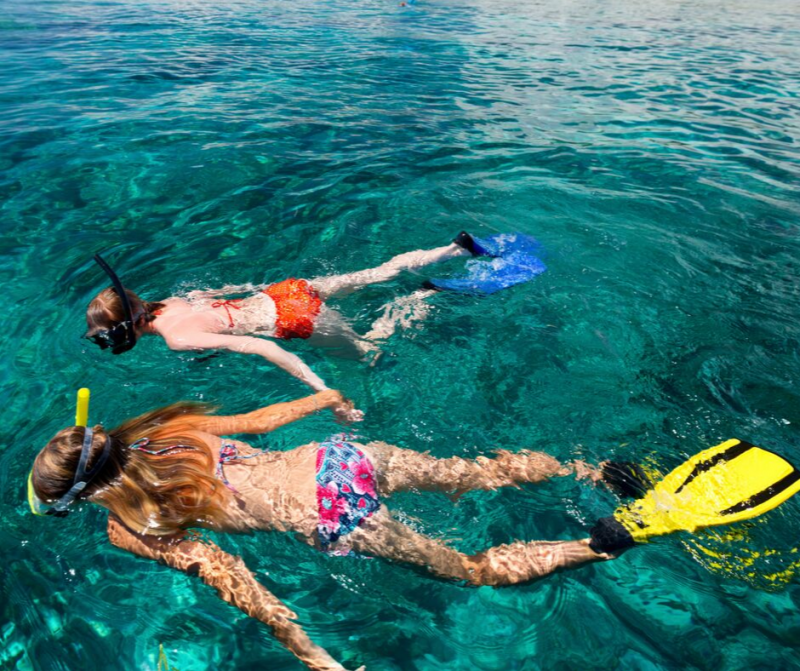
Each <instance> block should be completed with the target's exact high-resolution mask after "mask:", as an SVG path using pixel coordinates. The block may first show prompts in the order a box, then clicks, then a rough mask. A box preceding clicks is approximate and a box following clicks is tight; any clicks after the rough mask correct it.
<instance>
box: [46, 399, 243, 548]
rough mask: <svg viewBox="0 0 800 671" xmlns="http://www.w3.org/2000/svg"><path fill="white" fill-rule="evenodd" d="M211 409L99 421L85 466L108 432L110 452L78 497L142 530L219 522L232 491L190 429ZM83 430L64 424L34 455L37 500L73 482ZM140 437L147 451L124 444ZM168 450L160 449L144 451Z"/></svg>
mask: <svg viewBox="0 0 800 671" xmlns="http://www.w3.org/2000/svg"><path fill="white" fill-rule="evenodd" d="M209 412H211V408H210V407H209V406H206V405H201V404H196V403H176V404H174V405H170V406H167V407H165V408H160V409H158V410H153V411H152V412H148V413H145V414H144V415H140V416H139V417H135V418H134V419H131V420H128V421H127V422H125V423H124V424H122V425H121V426H118V427H117V428H115V429H112V430H111V431H108V432H106V431H105V430H104V429H103V427H102V426H101V425H99V424H98V425H97V426H95V427H94V437H93V438H92V446H91V448H90V450H91V451H90V453H89V460H88V464H87V468H88V469H89V470H91V468H92V467H93V465H94V463H96V462H97V460H98V459H99V458H100V455H101V454H102V452H103V447H104V445H105V441H106V438H107V437H109V438H110V439H111V452H110V455H109V458H108V461H107V462H106V463H105V465H104V466H103V469H102V471H101V472H100V473H99V474H98V475H97V476H96V477H95V478H94V479H93V480H92V481H91V482H90V483H89V484H88V485H87V486H86V489H84V490H83V491H82V492H81V493H80V495H79V497H78V498H79V499H85V500H88V501H91V502H92V503H97V504H99V505H101V506H103V507H105V508H108V509H109V510H110V511H111V512H112V513H114V514H115V515H116V516H117V517H118V518H119V519H120V520H121V521H122V522H123V523H124V524H125V526H127V527H128V528H129V529H131V530H133V531H136V532H138V533H142V534H153V535H167V534H173V533H175V532H177V531H179V530H181V529H186V528H189V527H196V526H201V527H208V528H220V527H221V526H224V525H225V523H226V522H227V521H228V519H227V518H228V513H227V512H226V510H227V508H228V506H229V504H230V502H231V494H230V492H229V491H228V490H227V489H226V487H225V485H224V484H223V483H222V482H220V480H219V479H217V477H216V476H215V468H216V462H215V459H214V455H213V453H212V451H211V449H210V448H209V447H208V445H206V444H205V442H203V441H202V440H201V439H200V438H199V437H198V436H197V434H196V433H195V432H194V431H193V429H192V425H193V422H192V419H193V418H194V419H195V420H196V419H197V418H198V416H199V415H204V414H208V413H209ZM84 433H85V431H84V429H83V428H82V427H79V426H73V427H70V428H68V429H63V430H62V431H59V432H58V433H57V434H56V435H55V436H54V437H53V438H52V439H51V440H50V442H49V443H47V445H46V446H45V448H44V449H43V450H42V451H41V452H39V454H38V455H37V457H36V460H35V461H34V464H33V475H32V484H33V489H34V492H35V493H36V495H37V496H38V497H39V498H40V499H41V500H42V501H45V502H47V503H52V502H54V501H56V500H58V499H59V498H61V497H62V496H63V495H64V494H65V493H66V492H67V491H68V490H69V489H70V487H71V486H72V481H73V479H74V477H75V471H76V470H77V468H78V461H79V459H80V454H81V447H82V445H83V437H84ZM142 438H149V442H148V444H147V446H146V449H147V450H149V452H144V451H141V450H135V449H130V447H129V446H130V445H131V444H132V443H134V442H135V441H137V440H140V439H142ZM171 447H172V448H173V449H167V450H166V451H165V452H163V453H162V454H151V453H150V452H158V451H159V450H164V449H165V448H171Z"/></svg>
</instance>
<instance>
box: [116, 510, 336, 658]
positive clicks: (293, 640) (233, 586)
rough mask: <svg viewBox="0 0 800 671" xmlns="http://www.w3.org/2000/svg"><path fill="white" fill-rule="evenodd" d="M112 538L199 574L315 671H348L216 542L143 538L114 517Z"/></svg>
mask: <svg viewBox="0 0 800 671" xmlns="http://www.w3.org/2000/svg"><path fill="white" fill-rule="evenodd" d="M108 537H109V538H110V539H111V542H112V543H113V544H114V545H116V546H117V547H119V548H122V549H123V550H128V551H129V552H133V553H134V554H137V555H139V556H140V557H146V558H147V559H155V560H157V561H161V562H163V563H165V564H167V566H171V567H172V568H176V569H178V570H181V571H185V572H186V573H188V574H190V575H198V576H200V579H201V580H202V581H203V582H204V583H206V584H207V585H210V586H211V587H213V588H215V589H216V590H217V594H219V596H220V597H221V598H222V599H223V600H225V601H227V602H228V603H229V604H231V605H233V606H236V607H237V608H239V609H240V610H242V611H243V612H245V613H246V614H247V615H249V616H250V617H254V618H256V619H257V620H261V622H263V623H264V624H266V625H267V626H268V627H270V629H272V633H273V635H274V636H275V638H277V639H278V640H279V641H280V642H281V643H282V644H283V645H285V646H286V647H287V648H288V649H289V650H291V652H292V653H294V655H295V656H296V657H297V658H298V659H299V660H300V661H302V662H303V663H304V664H305V665H306V666H307V667H308V668H309V669H313V670H314V671H343V670H344V667H343V666H342V665H341V664H339V663H338V662H337V661H336V660H335V659H333V657H331V656H330V655H329V654H328V653H327V652H325V650H324V649H323V648H321V647H319V646H318V645H316V644H314V643H313V642H312V641H311V639H310V638H309V637H308V636H307V635H306V633H305V632H304V631H303V629H302V627H300V625H298V624H297V623H295V622H294V620H296V619H297V615H295V613H293V612H292V611H291V610H289V608H288V607H287V606H286V605H285V604H283V603H282V602H281V601H280V600H279V599H278V598H277V597H276V596H275V595H273V594H271V593H270V592H269V591H268V590H267V589H266V588H265V587H264V586H263V585H262V584H261V583H260V582H258V581H257V580H256V579H255V576H254V575H253V574H252V573H251V571H250V570H249V569H248V568H247V566H245V563H244V562H243V561H242V559H241V558H240V557H234V556H233V555H231V554H228V553H227V552H224V551H223V550H220V549H219V548H218V547H217V546H216V545H214V544H213V543H208V542H200V541H197V540H190V539H189V538H188V537H187V536H186V535H185V534H184V535H181V536H175V537H172V538H161V537H158V536H143V535H141V534H137V533H134V532H133V531H131V530H130V529H128V528H127V527H126V526H125V525H124V524H122V522H120V521H119V520H118V519H116V518H115V517H114V516H113V515H111V516H109V518H108Z"/></svg>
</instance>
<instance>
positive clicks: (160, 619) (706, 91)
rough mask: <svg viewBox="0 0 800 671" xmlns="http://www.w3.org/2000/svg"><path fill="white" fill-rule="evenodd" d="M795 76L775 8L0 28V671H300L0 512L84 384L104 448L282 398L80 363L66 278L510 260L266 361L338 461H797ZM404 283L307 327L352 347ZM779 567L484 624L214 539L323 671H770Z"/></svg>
mask: <svg viewBox="0 0 800 671" xmlns="http://www.w3.org/2000/svg"><path fill="white" fill-rule="evenodd" d="M798 63H800V9H799V8H798V5H797V3H796V2H794V1H792V0H776V1H774V2H770V3H766V4H765V3H756V2H752V1H750V0H728V1H726V2H718V1H713V2H712V1H710V0H701V1H700V2H692V3H688V2H671V3H666V2H654V1H652V0H644V1H643V2H633V0H620V1H614V2H608V3H596V2H588V1H587V0H566V1H565V2H543V1H532V2H511V1H510V0H461V1H460V2H455V1H454V0H418V1H417V2H415V3H412V4H410V5H409V6H407V7H402V6H400V3H399V2H397V1H392V0H340V1H338V2H332V1H331V0H315V1H313V2H312V1H311V0H295V1H293V2H263V1H262V2H259V1H257V0H231V1H229V2H225V3H216V2H211V1H209V2H200V1H191V0H187V1H185V2H177V1H170V0H167V1H165V2H152V1H151V0H137V1H136V2H133V1H131V0H111V1H100V0H73V1H70V2H66V1H65V0H47V1H42V2H36V3H31V2H24V1H22V0H0V64H2V69H0V231H1V234H0V278H1V279H2V283H3V292H2V294H0V308H1V309H2V315H3V328H2V331H0V348H2V361H3V366H2V368H0V391H2V398H3V399H4V404H3V406H4V412H5V422H4V427H5V431H4V433H5V436H6V439H5V440H4V441H3V444H2V447H0V513H1V514H0V561H2V567H3V569H2V571H0V668H2V669H14V670H19V671H32V670H35V671H65V670H70V671H73V670H78V669H80V670H89V671H94V670H103V671H104V670H106V669H115V670H118V671H134V670H154V669H156V666H157V660H158V655H159V646H163V649H164V651H165V652H166V654H167V656H168V658H169V662H170V664H171V665H172V666H173V667H174V668H176V669H179V670H180V671H200V670H204V669H254V668H264V669H266V668H268V669H271V670H274V671H277V670H279V669H287V670H289V669H299V668H301V666H300V664H299V663H298V662H297V661H296V660H295V659H294V658H293V657H292V655H291V654H290V653H288V652H286V651H285V650H284V649H283V648H282V647H281V646H280V645H279V644H278V643H277V642H275V641H274V640H273V639H272V638H271V637H270V635H269V633H268V631H267V630H266V628H265V627H264V626H263V625H261V624H260V623H258V622H256V621H254V620H250V619H248V618H247V617H245V616H244V615H242V614H241V613H240V612H239V611H238V610H236V609H234V608H232V607H230V606H228V605H227V604H225V603H223V602H222V601H221V600H219V599H218V598H217V597H216V595H215V594H214V593H213V591H212V590H211V589H209V588H207V587H205V586H203V585H202V584H201V583H200V582H199V581H198V580H197V579H194V578H189V577H187V576H185V575H182V574H179V573H177V572H175V571H172V570H170V569H168V568H165V567H163V566H159V565H156V564H155V563H152V562H148V561H145V560H142V559H138V558H135V557H133V556H131V555H128V554H125V553H123V552H121V551H118V550H115V549H113V548H111V547H110V545H109V543H108V542H107V540H106V538H105V533H104V528H105V519H106V515H105V513H104V512H103V511H101V510H99V509H94V508H91V507H88V506H85V507H83V508H82V510H81V511H80V512H79V513H77V514H73V515H71V516H70V517H68V518H67V519H64V520H57V519H50V518H34V517H33V516H32V515H31V514H30V513H29V512H28V508H27V505H26V503H25V479H26V476H27V473H28V471H29V469H30V467H31V462H32V460H33V458H34V456H35V454H36V452H37V451H38V450H39V449H40V448H41V447H42V446H43V445H44V444H45V443H46V441H47V440H48V439H49V438H50V437H51V436H52V435H53V434H54V433H55V432H56V431H58V430H59V429H61V428H63V427H64V426H67V425H69V424H71V422H72V417H73V412H74V407H73V399H74V393H75V390H76V389H77V388H78V387H80V386H89V387H91V389H92V392H93V404H92V411H91V416H92V420H93V421H97V422H103V423H104V424H106V425H111V426H113V425H114V424H115V423H117V422H119V421H121V420H122V419H124V418H126V417H128V416H130V415H131V414H133V413H138V412H141V411H144V410H147V409H150V408H152V407H155V406H158V405H161V404H166V403H170V402H173V401H176V400H178V399H189V400H205V401H210V402H213V403H216V404H218V405H220V406H221V408H222V409H223V410H224V411H226V412H242V411H246V410H248V409H252V408H255V407H257V406H260V405H263V404H268V403H271V402H277V401H283V400H287V399H291V398H296V397H298V396H300V395H303V394H304V393H305V392H306V390H305V389H304V388H303V387H302V385H301V384H300V383H297V382H295V381H294V380H293V379H291V378H289V377H288V376H287V375H285V374H284V373H282V372H280V371H276V370H274V369H272V368H270V367H269V366H268V365H266V364H262V363H260V362H258V361H255V360H253V359H252V358H247V357H242V356H236V355H233V354H224V355H220V356H215V357H207V356H198V355H194V354H178V353H174V352H170V351H168V350H167V348H166V347H165V346H164V344H163V343H161V342H159V341H156V340H155V339H153V341H152V342H151V341H147V340H146V341H143V342H142V343H140V344H139V345H138V346H137V348H136V349H135V350H133V351H132V352H130V353H128V354H125V355H123V356H120V357H114V356H112V355H110V354H109V353H108V352H100V351H99V350H97V349H96V348H94V347H93V346H92V345H91V344H88V343H87V342H86V341H83V340H81V339H80V335H81V334H82V333H83V330H84V324H83V311H84V309H85V306H86V304H87V303H88V301H89V300H90V299H91V297H92V296H93V295H94V294H95V293H96V292H97V291H98V290H99V289H100V288H102V287H104V286H105V285H106V284H107V282H106V280H105V278H104V277H103V275H102V273H101V271H100V270H99V268H97V267H96V266H95V265H94V264H93V263H92V261H91V257H92V254H94V253H95V252H98V251H102V252H104V254H105V256H106V258H107V259H108V260H109V261H111V262H112V263H113V264H114V265H115V266H116V268H117V270H118V272H119V273H120V275H121V276H122V278H123V280H124V281H125V282H126V283H128V284H129V285H130V286H131V287H132V288H134V289H136V290H137V291H138V292H139V293H141V294H142V295H143V296H144V297H146V298H148V299H158V298H164V297H167V296H170V295H175V294H180V293H183V292H186V291H188V290H190V289H193V288H208V287H215V286H220V285H223V284H226V283H245V282H250V281H253V282H267V281H277V280H280V279H283V278H286V277H289V276H295V277H311V276H315V275H320V274H326V273H334V272H336V273H338V272H349V271H353V270H358V269H361V268H364V267H367V266H371V265H377V264H379V263H381V262H382V261H384V260H386V259H388V258H389V257H391V256H392V255H393V254H396V253H400V252H403V251H408V250H412V249H417V248H423V247H433V246H438V245H442V244H445V243H447V242H448V241H449V240H450V239H451V238H452V237H453V236H454V235H455V234H456V233H458V231H460V230H461V229H466V230H469V231H472V232H474V233H475V234H478V235H485V234H491V233H494V232H498V231H522V232H524V233H526V234H529V235H533V236H535V237H536V238H537V239H538V240H539V241H540V243H541V244H542V246H543V249H544V250H545V252H546V259H545V260H546V263H547V265H548V270H547V272H546V273H544V274H543V275H541V276H539V277H538V278H536V280H535V281H533V282H531V283H529V284H527V285H524V286H520V287H517V288H514V289H509V290H506V291H503V292H501V293H498V294H496V295H494V296H491V297H487V298H482V299H479V298H474V297H467V296H460V295H454V294H446V293H442V294H439V295H437V296H436V297H435V299H434V301H433V308H432V310H431V314H430V315H429V317H428V319H427V320H426V321H425V322H424V323H423V324H421V325H417V326H416V327H413V328H411V329H408V330H405V331H403V332H400V333H398V334H396V335H395V336H394V337H392V338H391V339H390V340H389V341H388V342H386V343H385V345H384V350H385V354H384V356H383V357H382V358H381V359H380V360H379V361H378V362H377V364H376V365H375V366H373V367H370V366H369V365H368V364H367V363H364V362H359V361H351V360H345V359H337V358H333V357H330V356H326V355H325V354H324V353H322V352H320V351H319V350H312V349H311V348H309V347H308V346H307V344H305V343H302V342H298V341H292V342H290V343H288V344H287V347H288V348H289V349H291V350H292V351H295V352H298V353H300V354H301V355H302V356H303V357H304V359H305V360H306V361H307V362H308V363H309V364H310V365H311V366H312V367H313V368H314V370H315V371H317V372H318V373H319V374H320V375H322V376H323V377H324V378H325V379H326V380H327V381H328V382H329V383H331V384H332V385H333V386H336V387H338V388H340V389H342V391H343V392H344V393H346V394H347V395H348V396H350V397H351V398H353V399H354V401H355V402H356V404H357V405H358V406H359V407H361V408H363V409H364V410H365V411H366V420H365V421H364V422H363V424H362V425H360V426H358V427H357V431H358V434H359V436H360V437H362V438H363V439H365V440H367V439H380V440H385V441H387V442H391V443H395V444H397V445H401V446H403V447H408V448H413V449H417V450H430V452H431V453H432V454H434V455H436V456H440V457H447V456H452V455H460V456H466V457H475V456H478V455H484V454H486V455H488V454H490V453H491V451H492V450H493V449H496V448H498V447H503V448H506V449H512V450H516V449H523V448H535V449H543V450H546V451H548V452H550V453H552V454H554V455H556V456H557V457H559V458H562V459H573V458H584V459H587V460H589V461H594V462H597V461H600V460H602V459H606V458H610V457H613V458H617V459H636V460H644V461H647V462H648V463H650V464H653V465H655V466H657V467H659V468H660V469H662V470H668V469H669V468H671V467H673V466H675V465H677V464H678V463H680V461H682V460H683V459H684V458H686V457H687V456H689V455H691V454H694V453H696V452H698V451H700V450H702V449H704V448H706V447H708V446H710V445H714V444H716V443H718V442H721V441H722V440H724V439H727V438H729V437H733V436H736V437H741V438H744V439H748V440H750V441H751V442H754V443H757V444H761V445H764V446H765V447H771V448H773V449H775V450H776V451H778V452H780V453H782V454H784V455H785V456H786V457H787V458H789V459H790V460H794V461H795V463H800V434H798V426H800V398H798V380H800V356H799V355H798V348H799V347H800V284H799V283H798V282H799V280H800V145H799V144H798V143H800V68H799V67H798ZM460 267H461V266H460V264H459V263H458V262H452V263H450V264H449V265H447V266H446V267H443V268H441V269H437V270H436V274H437V275H441V274H450V273H455V272H457V271H458V270H459V268H460ZM427 276H428V275H427V274H424V273H415V274H411V273H408V274H405V275H403V276H402V277H400V278H398V279H397V280H396V281H393V282H391V283H389V284H387V285H382V286H376V287H370V288H367V289H364V290H362V291H360V292H357V293H355V294H353V295H351V296H349V297H347V298H346V299H343V300H341V301H339V302H338V303H337V305H338V306H339V307H340V308H341V310H342V312H344V313H345V314H346V315H348V317H349V318H350V319H351V320H352V323H353V325H354V327H355V328H356V329H357V330H359V331H362V332H363V331H364V330H366V329H367V328H368V326H369V324H370V323H371V322H372V320H373V319H375V317H376V316H377V315H378V314H379V313H380V310H381V306H382V305H383V304H385V303H386V302H388V301H390V300H392V299H393V298H395V297H397V296H401V295H403V294H404V293H407V292H409V291H411V290H413V289H415V288H416V287H418V286H419V284H420V282H421V281H422V280H423V279H425V278H426V277H427ZM340 428H341V427H339V426H337V425H336V424H335V422H334V421H333V420H332V419H331V418H329V417H327V416H324V415H319V416H314V417H312V418H309V419H308V420H306V421H303V422H301V423H298V424H295V425H292V426H289V427H286V428H284V429H282V430H281V431H279V432H277V433H276V434H273V435H270V436H265V437H260V438H256V439H255V441H254V442H255V444H257V445H261V446H265V447H270V448H271V449H288V448H291V447H293V446H296V445H299V444H301V443H302V442H306V441H310V440H318V439H322V438H324V437H325V436H326V435H327V434H329V433H331V432H333V431H336V430H340ZM392 505H393V507H394V508H395V509H396V510H397V511H398V513H399V514H400V515H402V516H403V518H404V519H406V520H408V521H409V522H410V523H411V524H413V525H414V526H415V527H416V528H417V529H419V530H421V531H423V532H425V533H429V534H432V535H435V536H438V537H441V538H444V539H447V540H448V541H449V542H452V543H453V544H455V545H456V546H457V547H459V548H461V549H463V550H465V551H477V550H480V549H483V548H485V547H487V546H489V545H491V544H498V543H506V542H510V541H511V540H513V539H523V540H532V539H570V538H579V537H584V536H585V535H586V534H587V531H588V529H589V528H590V527H591V525H592V524H593V522H594V520H595V519H596V518H597V517H599V516H604V515H608V514H610V512H611V511H612V510H613V508H614V506H615V505H616V499H615V498H614V497H613V496H612V495H611V494H610V493H608V492H607V491H601V490H595V489H594V488H592V487H590V486H587V485H584V484H575V483H574V482H572V481H557V482H552V483H548V484H545V485H541V486H537V487H533V486H531V487H523V488H521V489H518V490H503V491H498V492H491V493H488V492H482V493H472V494H468V495H466V496H464V497H463V498H462V499H461V500H460V501H458V502H457V503H453V502H452V501H450V500H449V499H448V498H446V497H445V496H443V495H438V494H420V495H412V494H407V495H403V496H402V497H397V498H396V499H393V501H392ZM212 536H213V534H212ZM798 537H800V500H796V501H790V502H788V503H787V504H785V505H784V506H782V507H781V508H780V509H778V510H776V511H773V512H772V513H770V514H769V515H767V516H765V517H764V518H761V519H759V520H757V521H755V522H754V523H752V524H748V525H741V526H739V527H736V528H734V529H730V530H718V531H716V532H713V533H706V534H699V535H698V536H697V537H695V538H688V537H684V538H676V537H673V538H666V539H662V540H660V541H659V542H657V543H653V544H652V545H651V546H649V547H645V548H642V549H637V550H635V551H632V552H629V553H628V554H626V555H625V556H624V557H622V558H621V559H619V560H618V561H615V562H610V563H606V564H603V565H597V566H592V567H588V568H585V569H582V570H580V571H574V572H570V573H563V574H560V575H557V576H554V577H552V578H550V579H548V580H546V581H543V582H541V583H535V584H531V585H525V586H520V587H513V588H504V589H491V588H480V589H471V588H466V587H463V586H460V585H456V584H451V583H447V582H442V581H439V580H436V579H434V578H432V577H430V576H427V575H425V574H423V573H421V572H418V571H412V570H409V569H408V568H405V567H402V566H398V565H391V564H388V563H386V562H383V561H381V560H374V561H365V560H356V559H352V558H330V557H326V556H323V555H322V554H320V553H318V552H316V551H314V550H313V549H311V548H309V547H306V546H305V545H303V544H302V543H300V542H299V541H297V540H295V539H292V538H289V537H287V536H283V535H278V534H276V535H271V534H261V535H253V536H241V537H230V536H229V537H219V538H217V537H215V540H217V541H218V542H219V543H220V544H221V545H222V547H223V548H224V549H226V550H228V551H230V552H234V553H237V554H241V555H242V556H243V557H244V559H245V560H246V562H247V563H248V565H249V566H250V567H251V568H252V569H253V570H254V571H255V572H256V574H257V576H258V578H259V580H261V581H262V582H263V583H264V584H265V585H266V586H267V587H268V588H269V589H270V590H271V591H273V592H274V593H275V594H277V595H278V596H279V597H280V598H281V599H283V600H285V601H286V602H287V603H288V604H289V605H290V607H291V608H292V609H293V610H295V611H296V612H297V613H298V614H299V615H300V618H301V621H302V623H303V624H304V626H305V627H306V628H307V631H308V632H309V633H310V635H311V636H312V638H313V639H314V640H315V641H316V642H318V643H319V644H321V645H323V646H324V647H325V648H327V649H328V650H329V651H330V652H331V654H333V655H334V656H335V657H336V658H337V659H339V660H340V661H342V662H343V663H344V664H345V666H346V667H347V668H349V669H355V668H357V667H358V666H360V665H362V664H364V665H366V668H367V669H368V670H369V671H390V670H392V671H395V670H403V671H411V670H418V671H429V670H430V671H432V670H434V669H453V670H468V669H469V670H472V669H480V670H482V671H501V670H506V669H509V670H511V669H513V670H539V669H542V670H561V669H582V668H598V669H599V668H603V669H615V668H620V669H637V670H648V671H649V670H653V669H701V670H709V671H711V670H714V671H718V670H720V669H723V670H730V671H734V670H739V669H744V668H747V669H775V668H792V667H796V666H799V665H800V650H799V648H800V613H798V608H800V585H798V581H797V578H795V577H794V570H795V565H796V564H797V563H798V562H800V554H798V553H797V552H796V551H795V549H794V548H795V547H796V546H797V545H798V540H797V539H798Z"/></svg>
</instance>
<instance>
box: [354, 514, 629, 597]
mask: <svg viewBox="0 0 800 671" xmlns="http://www.w3.org/2000/svg"><path fill="white" fill-rule="evenodd" d="M347 543H348V546H349V547H351V548H352V549H353V550H355V551H356V552H358V553H361V554H367V555H373V556H378V557H384V558H385V559H390V560H393V561H398V562H406V563H409V564H414V565H416V566H421V567H424V568H426V569H428V570H429V571H430V572H431V573H433V574H434V575H436V576H439V577H440V578H447V579H453V580H464V581H466V582H469V583H471V584H473V585H515V584H518V583H524V582H529V581H531V580H538V579H539V578H544V577H546V576H548V575H550V574H551V573H553V572H555V571H558V570H562V569H569V568H577V567H578V566H581V565H583V564H587V563H591V562H596V561H604V560H607V559H613V557H612V556H611V555H607V554H598V553H596V552H594V551H593V550H592V549H591V548H590V547H589V539H588V538H587V539H585V540H580V541H557V542H544V541H533V542H530V543H523V542H521V541H517V542H516V543H511V544H509V545H499V546H497V547H493V548H489V549H488V550H486V551H484V552H478V553H476V554H473V555H467V554H464V553H461V552H458V551H457V550H455V549H454V548H451V547H449V546H448V545H446V544H444V543H443V542H441V541H438V540H435V539H433V538H429V537H428V536H425V535H423V534H420V533H418V532H416V531H414V530H413V529H411V528H410V527H409V526H407V525H405V524H403V523H402V522H400V521H398V520H396V519H394V518H392V516H391V515H390V514H389V511H388V510H387V509H386V507H385V506H381V509H380V510H379V511H378V512H377V513H376V514H375V515H373V516H372V517H369V518H367V519H365V520H364V521H363V522H362V523H361V526H359V527H357V528H356V529H355V530H354V531H353V532H352V533H350V534H349V535H348V536H347Z"/></svg>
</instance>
